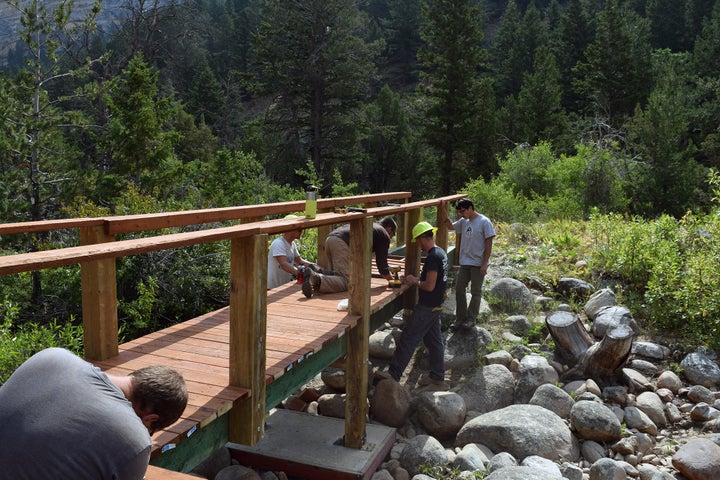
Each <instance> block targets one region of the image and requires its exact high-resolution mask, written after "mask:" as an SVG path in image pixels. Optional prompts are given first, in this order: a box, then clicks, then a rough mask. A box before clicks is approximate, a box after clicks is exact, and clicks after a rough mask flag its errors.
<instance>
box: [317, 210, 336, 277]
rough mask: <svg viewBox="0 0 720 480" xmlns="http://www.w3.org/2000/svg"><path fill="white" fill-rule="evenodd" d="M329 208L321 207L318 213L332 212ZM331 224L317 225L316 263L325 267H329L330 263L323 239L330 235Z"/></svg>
mask: <svg viewBox="0 0 720 480" xmlns="http://www.w3.org/2000/svg"><path fill="white" fill-rule="evenodd" d="M332 211H333V210H332V209H330V208H326V209H322V210H320V211H319V213H326V212H332ZM332 227H333V226H332V225H320V226H319V227H317V263H318V265H321V266H323V267H326V268H330V263H329V262H328V260H327V254H326V253H325V239H326V238H327V237H328V235H330V232H331V231H332Z"/></svg>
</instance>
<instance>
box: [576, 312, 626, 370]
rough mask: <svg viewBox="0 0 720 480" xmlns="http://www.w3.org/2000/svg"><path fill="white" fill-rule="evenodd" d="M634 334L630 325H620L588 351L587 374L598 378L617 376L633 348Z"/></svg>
mask: <svg viewBox="0 0 720 480" xmlns="http://www.w3.org/2000/svg"><path fill="white" fill-rule="evenodd" d="M633 337H634V333H633V331H632V328H630V327H629V326H628V325H618V326H617V327H615V328H613V329H612V330H610V331H609V332H607V333H606V334H605V336H604V337H603V339H602V340H600V341H599V342H598V343H596V344H594V345H593V346H592V347H590V349H588V352H587V355H588V364H587V367H586V372H587V373H589V374H591V375H593V376H594V377H595V376H598V377H608V376H613V375H615V374H616V373H617V372H618V370H620V368H621V367H622V366H623V365H624V364H625V361H626V360H627V358H628V356H629V355H630V350H631V348H632V342H633Z"/></svg>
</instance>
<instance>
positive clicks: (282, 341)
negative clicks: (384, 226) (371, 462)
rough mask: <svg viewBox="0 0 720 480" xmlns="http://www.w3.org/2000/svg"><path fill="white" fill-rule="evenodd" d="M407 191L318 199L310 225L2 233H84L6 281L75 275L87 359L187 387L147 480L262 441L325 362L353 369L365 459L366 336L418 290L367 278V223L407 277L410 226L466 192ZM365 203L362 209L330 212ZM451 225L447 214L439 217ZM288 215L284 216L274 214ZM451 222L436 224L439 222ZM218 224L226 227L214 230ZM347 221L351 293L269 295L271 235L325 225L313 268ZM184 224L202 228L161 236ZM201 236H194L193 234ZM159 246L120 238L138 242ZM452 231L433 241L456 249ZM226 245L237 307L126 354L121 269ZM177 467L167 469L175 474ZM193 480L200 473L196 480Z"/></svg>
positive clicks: (237, 221)
mask: <svg viewBox="0 0 720 480" xmlns="http://www.w3.org/2000/svg"><path fill="white" fill-rule="evenodd" d="M410 197H411V193H410V192H392V193H381V194H372V195H363V196H356V197H337V198H329V199H320V200H318V214H317V216H316V217H315V218H313V219H308V218H297V219H284V218H282V217H283V216H284V215H285V214H288V213H292V212H299V211H302V210H303V209H304V206H305V203H304V202H303V201H298V202H282V203H273V204H264V205H251V206H239V207H230V208H219V209H207V210H195V211H180V212H166V213H157V214H147V215H130V216H112V217H102V218H76V219H65V220H50V221H43V222H23V223H13V224H3V225H0V235H14V234H32V233H34V232H40V231H51V230H61V229H62V230H67V229H77V230H79V238H80V245H79V246H74V247H66V248H61V249H55V250H46V251H40V252H32V253H23V254H15V255H6V256H2V257H0V275H12V274H17V273H20V272H28V271H34V270H42V269H47V268H54V267H59V266H67V265H75V264H79V265H80V270H81V289H82V292H81V293H82V317H83V318H82V322H83V329H84V354H85V358H86V359H87V360H89V361H92V362H93V363H95V364H96V365H98V366H99V367H101V368H102V369H103V370H106V371H108V372H110V373H116V374H123V373H129V372H131V371H133V370H135V369H137V368H140V367H143V366H147V365H152V364H163V365H169V366H172V367H174V368H176V369H177V370H179V371H180V372H181V373H182V374H183V376H184V377H185V380H186V383H187V385H188V391H189V401H188V406H187V408H186V410H185V412H184V413H183V415H182V417H181V418H180V419H179V420H178V421H177V422H176V423H175V424H173V425H171V426H169V427H168V428H166V429H165V430H162V431H159V432H156V433H155V434H154V435H153V444H154V446H153V452H152V457H151V467H150V470H149V471H148V475H147V478H148V479H159V478H169V479H175V478H178V479H179V478H182V477H185V476H184V475H182V474H180V473H174V472H188V471H190V470H191V469H192V468H194V467H195V466H196V465H198V464H199V463H200V462H201V461H202V460H204V459H205V458H206V457H207V456H208V455H209V454H210V453H211V452H212V451H214V450H216V449H217V448H220V447H222V446H224V445H226V444H227V443H228V442H232V443H235V444H243V445H248V446H252V445H255V444H257V443H258V442H260V441H261V440H262V438H263V436H264V433H265V422H266V419H267V414H268V412H269V411H270V410H271V409H272V408H274V407H276V406H277V405H279V404H280V403H281V402H282V401H283V400H284V399H285V398H287V397H288V396H289V395H291V394H292V393H293V392H295V391H296V390H298V389H299V388H301V387H302V386H303V385H305V384H306V383H307V382H308V381H309V380H310V379H312V378H313V377H314V376H315V375H317V374H318V373H319V372H321V371H322V370H323V369H324V368H326V367H328V366H329V365H332V364H335V363H336V362H338V361H340V362H342V363H343V365H344V368H345V370H346V379H347V389H346V394H347V396H346V410H345V419H346V420H345V427H344V435H343V436H342V441H343V447H344V448H348V449H362V448H363V442H364V441H365V434H366V427H367V425H366V420H365V419H366V415H367V403H366V398H367V388H368V363H369V361H368V337H369V335H370V333H371V332H372V330H374V329H376V328H377V327H378V326H379V325H381V324H382V323H383V322H385V321H386V320H388V319H389V318H390V317H392V316H393V315H394V314H396V313H397V312H398V311H400V310H401V309H402V308H404V307H411V306H412V305H414V303H415V301H416V296H417V291H416V289H408V288H406V287H401V288H399V289H393V288H388V285H387V281H386V280H384V279H382V278H381V277H379V276H377V275H375V276H373V275H372V272H373V271H374V266H371V261H372V258H371V241H372V222H373V220H374V219H375V220H377V219H379V218H380V217H383V216H386V215H393V216H395V218H397V219H398V225H399V228H398V232H397V235H396V242H397V244H398V249H397V251H398V252H400V255H398V256H396V257H395V258H394V259H392V260H391V261H392V262H400V263H402V266H403V270H404V272H409V273H418V272H419V269H420V262H421V257H420V251H419V250H418V249H416V248H408V249H407V251H405V249H404V248H403V247H404V245H412V246H413V247H414V245H415V244H414V243H411V242H410V232H409V230H410V228H406V227H407V226H412V225H414V224H415V223H417V222H418V221H420V220H423V219H428V218H427V217H426V216H425V215H424V214H425V209H430V208H432V207H437V206H439V205H441V204H443V203H444V202H448V201H453V200H457V199H459V198H461V197H462V195H451V196H447V197H442V198H436V199H430V200H423V201H414V202H411V201H409V200H410ZM348 205H360V206H362V207H363V209H364V210H365V211H358V212H350V213H335V212H336V208H339V207H346V206H348ZM437 211H438V215H440V216H444V215H445V212H446V210H445V209H444V208H440V209H437ZM278 217H280V218H278ZM443 219H444V217H443V218H430V219H428V220H430V221H431V222H432V223H435V222H437V223H436V224H441V223H442V220H443ZM218 222H222V224H224V225H230V226H222V227H217V226H216V225H217V224H218ZM339 223H349V224H350V230H351V239H350V250H351V270H350V282H349V291H348V292H343V293H337V294H321V295H318V296H314V297H312V298H310V299H307V298H305V297H304V296H303V295H302V293H301V291H300V286H299V285H297V284H296V283H289V284H286V285H283V286H280V287H277V288H275V289H273V290H269V291H268V290H267V288H266V287H267V251H268V237H269V236H270V235H274V234H279V233H282V232H285V231H288V230H292V229H295V228H298V227H300V228H303V229H308V228H317V229H318V245H319V246H318V260H319V262H320V263H321V264H322V262H323V260H324V258H325V256H324V251H323V247H322V246H323V243H324V242H323V240H324V238H325V237H326V236H327V234H328V233H329V232H330V230H331V229H332V228H333V226H334V225H336V224H339ZM189 225H193V226H198V225H199V226H201V227H203V229H201V230H194V231H191V232H183V233H166V232H167V230H163V229H178V228H181V227H186V226H189ZM195 228H197V227H195ZM147 231H153V232H160V233H156V234H155V233H154V234H153V235H152V236H147V237H142V238H132V239H127V240H126V239H118V238H117V237H118V236H122V235H126V234H135V233H138V232H147ZM444 232H445V229H440V230H438V236H437V239H436V240H437V243H438V244H439V245H441V246H443V247H445V248H447V236H446V234H445V233H444ZM221 241H227V242H229V243H230V292H229V305H228V306H226V307H224V308H221V309H219V310H216V311H213V312H208V313H206V314H205V315H202V316H200V317H198V318H194V319H190V320H187V321H184V322H182V323H178V324H176V325H173V326H170V327H167V328H164V329H162V330H159V331H156V332H153V333H151V334H148V335H145V336H143V337H141V338H137V339H134V340H132V341H129V342H127V343H123V344H119V340H118V338H119V337H118V315H117V295H116V270H115V268H116V267H115V259H116V258H119V257H125V256H131V255H140V254H144V253H147V252H152V251H160V250H168V249H175V248H181V247H186V246H190V245H197V244H202V243H210V242H221ZM343 299H348V309H347V311H344V310H339V309H338V304H339V302H340V301H341V300H343ZM171 471H172V472H171ZM188 478H193V477H188Z"/></svg>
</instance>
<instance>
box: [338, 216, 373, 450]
mask: <svg viewBox="0 0 720 480" xmlns="http://www.w3.org/2000/svg"><path fill="white" fill-rule="evenodd" d="M372 231H373V219H372V217H368V218H362V219H359V220H353V221H351V222H350V252H351V253H350V282H349V292H348V294H349V302H348V312H349V313H350V314H352V315H360V320H359V321H358V323H357V325H356V326H355V327H354V328H352V329H350V332H348V335H347V370H346V372H345V375H346V379H347V380H346V389H345V392H346V402H345V439H344V444H345V446H346V447H348V448H361V447H362V446H363V442H364V440H365V417H366V416H367V391H368V365H369V361H368V356H369V350H370V347H369V344H368V339H369V337H370V262H371V256H370V252H371V246H372Z"/></svg>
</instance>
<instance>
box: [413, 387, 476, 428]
mask: <svg viewBox="0 0 720 480" xmlns="http://www.w3.org/2000/svg"><path fill="white" fill-rule="evenodd" d="M416 406H417V417H418V420H419V421H420V423H421V424H422V426H423V427H425V430H427V432H428V433H429V434H430V435H432V436H434V437H437V438H441V439H442V438H450V437H452V436H454V435H455V434H456V433H457V432H458V430H460V427H462V424H463V422H464V421H465V413H466V411H465V401H464V400H463V398H462V397H461V396H460V395H458V394H457V393H454V392H423V393H422V394H420V396H419V397H418V399H417V404H416Z"/></svg>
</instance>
